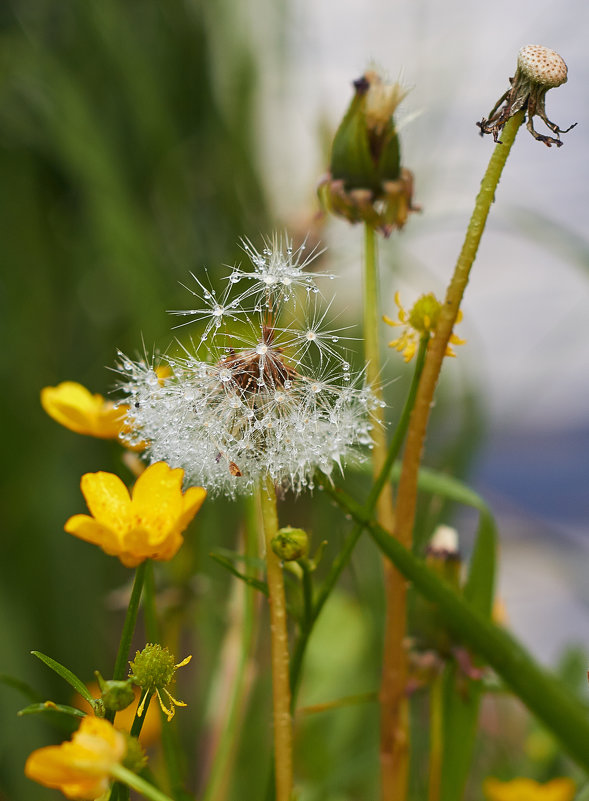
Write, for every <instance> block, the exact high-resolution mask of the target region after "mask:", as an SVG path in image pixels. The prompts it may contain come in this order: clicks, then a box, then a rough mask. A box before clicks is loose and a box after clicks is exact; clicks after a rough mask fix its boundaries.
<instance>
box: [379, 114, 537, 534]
mask: <svg viewBox="0 0 589 801" xmlns="http://www.w3.org/2000/svg"><path fill="white" fill-rule="evenodd" d="M523 120H524V112H523V111H520V112H518V113H517V114H515V115H514V116H513V117H512V118H511V119H510V120H509V121H508V122H507V124H506V125H505V128H504V129H503V132H502V143H498V144H497V145H496V146H495V149H494V151H493V154H492V156H491V159H490V161H489V165H488V167H487V171H486V172H485V175H484V177H483V180H482V181H481V188H480V191H479V194H478V196H477V199H476V202H475V207H474V211H473V213H472V216H471V219H470V223H469V225H468V229H467V231H466V236H465V239H464V244H463V246H462V250H461V252H460V255H459V257H458V261H457V263H456V267H455V269H454V275H453V276H452V280H451V281H450V284H449V286H448V290H447V293H446V300H445V302H444V305H443V307H442V310H441V312H440V318H439V321H438V324H437V326H436V332H435V336H434V337H433V338H432V339H431V340H430V344H429V348H428V352H427V356H426V360H425V366H424V368H423V373H422V376H421V381H420V384H419V389H418V392H417V398H416V400H415V406H414V408H413V413H412V415H411V421H410V424H409V431H408V432H407V444H406V446H405V452H404V455H403V467H402V470H401V478H400V481H399V490H398V493H397V508H396V515H397V516H396V521H395V536H396V538H397V539H398V540H400V541H401V542H402V543H403V544H404V545H406V546H407V547H409V546H410V545H411V542H412V539H413V526H414V522H415V508H416V503H417V477H418V473H419V465H420V462H421V454H422V451H423V445H424V441H425V433H426V429H427V424H428V420H429V415H430V411H431V407H432V403H433V398H434V392H435V389H436V385H437V382H438V378H439V375H440V371H441V369H442V362H443V360H444V356H445V355H446V348H447V346H448V342H449V340H450V337H451V335H452V330H453V328H454V324H455V323H456V318H457V316H458V312H459V311H460V304H461V302H462V297H463V295H464V291H465V289H466V285H467V283H468V279H469V276H470V270H471V267H472V265H473V262H474V260H475V257H476V254H477V250H478V247H479V243H480V241H481V237H482V235H483V231H484V229H485V224H486V222H487V217H488V216H489V211H490V209H491V204H492V202H493V200H494V198H495V192H496V190H497V185H498V184H499V179H500V177H501V173H502V171H503V167H504V166H505V162H506V161H507V157H508V156H509V153H510V150H511V146H512V145H513V142H514V141H515V136H516V134H517V131H518V129H519V127H520V125H521V124H522V122H523Z"/></svg>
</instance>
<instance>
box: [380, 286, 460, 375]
mask: <svg viewBox="0 0 589 801" xmlns="http://www.w3.org/2000/svg"><path fill="white" fill-rule="evenodd" d="M395 303H396V305H397V308H398V310H399V312H398V315H397V319H396V320H392V319H391V318H390V317H387V316H386V314H385V315H384V317H383V320H384V321H385V323H387V324H388V325H392V326H402V327H403V328H404V331H403V332H402V334H401V336H400V337H398V338H397V339H394V340H393V341H392V342H389V347H391V348H395V349H396V350H398V351H399V353H402V354H403V358H404V360H405V361H406V362H409V361H411V359H412V358H413V357H414V355H415V352H416V350H417V346H418V345H419V342H420V340H421V339H422V338H423V337H429V336H435V333H436V327H437V325H438V320H439V318H440V311H441V309H442V304H441V303H440V301H439V300H438V299H437V298H436V296H435V295H434V294H433V293H432V292H430V293H428V294H427V295H422V296H421V297H420V298H418V300H417V301H416V302H415V303H414V304H413V306H412V308H411V310H410V311H409V312H408V311H406V310H405V309H404V308H403V305H402V304H401V299H400V295H399V293H398V292H396V293H395ZM461 320H462V312H461V311H459V312H458V317H457V318H456V322H457V323H459V322H460V321H461ZM465 342H466V340H464V339H460V337H457V336H456V334H452V336H451V337H450V344H451V345H464V343H465ZM450 344H449V345H448V347H447V348H446V356H456V354H455V353H454V351H453V350H452V348H451V347H450Z"/></svg>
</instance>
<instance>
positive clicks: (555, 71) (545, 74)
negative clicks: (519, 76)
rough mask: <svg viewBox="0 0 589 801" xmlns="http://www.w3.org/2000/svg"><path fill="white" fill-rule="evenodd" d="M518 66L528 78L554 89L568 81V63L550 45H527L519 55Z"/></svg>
mask: <svg viewBox="0 0 589 801" xmlns="http://www.w3.org/2000/svg"><path fill="white" fill-rule="evenodd" d="M517 67H518V69H519V70H520V71H521V72H523V73H524V75H525V76H526V77H527V78H528V80H530V81H532V82H533V83H539V84H542V85H543V86H545V87H546V88H547V89H553V88H554V87H556V86H560V85H561V84H563V83H566V80H567V65H566V64H565V62H564V59H563V58H561V56H559V55H558V53H556V52H555V51H554V50H551V49H550V48H549V47H542V45H526V46H525V47H522V49H521V50H520V51H519V53H518V56H517Z"/></svg>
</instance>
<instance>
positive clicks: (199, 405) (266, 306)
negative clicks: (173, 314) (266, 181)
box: [120, 236, 376, 497]
mask: <svg viewBox="0 0 589 801" xmlns="http://www.w3.org/2000/svg"><path fill="white" fill-rule="evenodd" d="M244 248H246V249H247V251H248V253H249V254H250V257H251V259H252V265H253V269H252V270H251V271H249V272H246V271H244V270H242V269H241V268H236V269H234V270H233V271H232V272H231V273H230V275H229V281H228V287H236V288H235V290H234V292H235V294H233V293H229V294H224V295H223V304H224V305H226V306H227V305H228V306H229V307H230V308H231V309H232V314H233V313H234V314H235V315H236V316H237V315H242V319H243V322H245V323H247V325H245V326H244V325H243V324H241V322H240V325H239V326H238V331H237V332H234V331H231V330H230V326H227V327H226V328H225V330H224V333H223V337H222V338H221V337H220V333H217V331H216V329H214V328H213V324H212V323H211V321H212V319H213V316H214V308H213V307H211V309H210V311H209V312H208V317H207V316H206V315H205V314H204V312H203V316H202V319H201V322H204V326H205V331H209V332H212V335H211V336H209V337H208V339H207V340H206V341H202V340H201V341H200V342H199V344H198V346H197V347H194V343H193V344H192V346H181V352H180V354H179V355H177V356H166V358H165V362H166V364H167V366H168V367H169V369H170V371H171V375H170V377H169V378H168V379H166V381H165V383H164V384H163V385H161V384H160V383H155V384H154V383H153V382H152V381H150V380H149V377H150V375H151V374H152V373H153V365H149V364H147V363H146V362H145V361H140V362H137V363H133V362H131V360H129V359H127V358H126V357H124V356H123V357H121V361H120V373H121V376H122V381H121V388H122V389H123V391H124V392H125V394H126V395H127V397H128V399H129V402H128V407H129V411H128V413H127V419H126V422H127V425H128V428H129V430H130V433H129V435H128V436H129V438H130V440H131V441H134V440H135V439H137V440H143V441H146V442H147V443H148V446H147V449H146V456H147V458H148V459H149V460H150V461H152V462H156V461H165V462H167V463H168V464H169V465H170V466H172V467H182V468H183V469H184V471H185V474H186V480H187V482H188V483H190V484H194V483H196V484H199V485H202V486H204V487H206V488H207V490H209V491H210V492H212V493H213V494H225V495H227V496H229V497H235V496H236V495H237V494H249V493H251V492H253V490H254V488H255V485H256V484H257V482H259V481H261V480H267V479H268V478H269V479H270V480H272V481H273V482H274V483H275V484H276V485H277V486H279V487H280V488H282V489H292V490H294V491H295V492H300V491H301V490H302V489H305V488H307V487H310V486H312V476H313V474H314V473H315V471H316V470H318V469H319V470H321V471H323V472H325V473H327V474H330V473H331V472H332V471H333V470H334V468H337V469H341V468H342V466H343V464H344V463H345V462H346V461H347V460H350V459H354V458H360V456H361V453H360V451H361V449H362V448H363V447H365V446H366V445H369V444H370V442H371V430H372V421H371V412H372V411H373V409H374V408H375V405H376V401H375V399H374V396H373V395H372V393H371V391H370V390H369V389H368V388H367V387H366V386H365V385H364V379H363V375H362V374H360V375H353V374H352V373H351V372H350V365H349V363H348V361H346V360H345V359H344V357H343V356H342V355H341V354H340V353H339V351H338V349H337V348H336V345H337V342H336V341H334V339H336V340H339V336H338V335H337V334H335V333H334V332H333V331H331V332H328V331H327V329H326V327H325V325H324V324H325V316H326V313H327V312H325V313H324V312H322V311H320V307H319V305H318V301H317V298H316V295H315V293H313V292H308V291H307V288H308V287H309V286H313V282H314V280H315V277H316V275H314V274H311V273H306V272H305V271H304V268H305V266H307V265H308V263H309V261H310V258H311V257H308V258H307V259H305V260H303V259H302V255H301V254H302V246H301V247H299V248H298V249H297V250H294V249H293V248H292V246H291V245H290V243H289V241H288V240H287V239H286V238H285V237H278V236H274V237H272V238H271V239H268V240H264V249H263V251H262V253H261V254H260V253H258V252H257V251H256V250H255V249H254V247H253V245H251V243H250V242H249V241H247V242H244ZM244 281H245V282H247V285H246V288H245V289H244V290H243V291H239V290H240V287H241V285H242V282H244ZM301 295H302V299H301ZM293 308H296V309H297V310H298V311H299V312H300V313H303V312H306V315H305V319H304V320H303V323H302V325H301V326H300V327H295V326H294V325H293V324H292V323H291V322H290V321H291V319H292V310H293ZM286 310H288V315H289V317H288V321H289V325H287V326H285V325H284V324H281V323H282V316H283V315H284V314H285V312H286ZM231 319H232V318H231V315H229V316H228V317H227V318H226V322H229V321H231ZM240 320H241V318H240ZM340 331H341V329H340ZM338 333H339V332H338ZM221 343H222V344H221ZM313 349H317V350H318V353H319V368H318V369H317V367H316V366H314V365H313V359H312V358H311V357H312V355H313V354H312V350H313Z"/></svg>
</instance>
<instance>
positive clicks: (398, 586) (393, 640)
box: [364, 225, 409, 801]
mask: <svg viewBox="0 0 589 801" xmlns="http://www.w3.org/2000/svg"><path fill="white" fill-rule="evenodd" d="M364 232H365V238H364V242H365V247H364V353H365V356H366V362H367V368H366V378H367V381H368V384H369V385H370V387H371V389H372V391H373V392H374V393H375V395H376V397H377V400H378V401H381V400H382V389H381V387H380V348H379V336H378V331H379V323H380V319H381V318H380V303H379V291H378V259H377V252H376V233H375V231H374V230H373V229H372V228H371V227H370V226H369V225H366V226H365V227H364ZM375 417H376V425H375V427H374V432H373V440H374V449H373V451H372V465H373V475H374V478H375V480H376V479H378V476H379V475H380V473H381V471H382V468H383V466H384V464H385V461H386V454H387V441H386V440H387V437H386V429H385V425H384V424H385V419H384V410H383V408H382V406H380V405H377V408H376V410H375ZM376 518H377V520H378V522H379V524H380V525H381V526H382V527H383V528H384V529H386V530H387V531H389V532H391V533H392V532H393V528H394V524H395V513H394V509H393V493H392V489H391V485H390V484H389V483H388V482H387V483H386V484H384V485H383V487H382V489H381V491H380V494H379V496H378V498H377V501H376ZM384 582H385V597H386V615H385V633H384V652H383V667H382V678H381V685H380V704H381V722H380V726H381V728H380V765H381V783H382V788H381V793H382V798H383V801H403V799H404V798H405V797H406V795H407V777H408V759H409V726H408V720H409V715H408V702H407V698H406V695H405V686H406V684H407V658H406V653H405V649H404V645H403V643H404V639H405V617H406V614H407V598H406V595H407V593H406V583H405V579H404V578H403V577H402V576H401V574H400V573H399V572H398V571H397V570H396V568H395V567H393V565H392V564H391V562H390V561H388V560H385V562H384Z"/></svg>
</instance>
